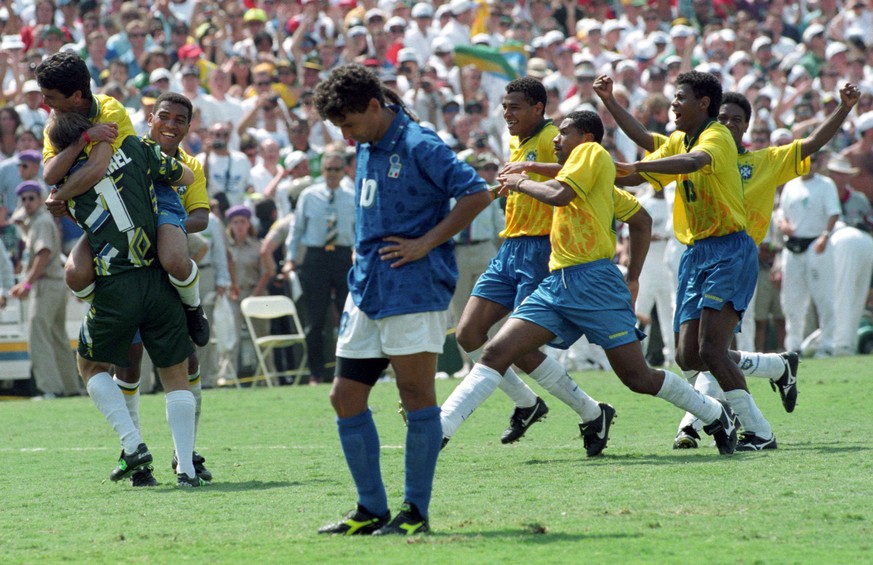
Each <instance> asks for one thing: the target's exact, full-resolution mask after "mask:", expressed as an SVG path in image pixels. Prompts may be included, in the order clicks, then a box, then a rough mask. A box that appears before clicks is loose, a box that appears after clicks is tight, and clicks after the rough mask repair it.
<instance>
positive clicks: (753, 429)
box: [724, 388, 773, 439]
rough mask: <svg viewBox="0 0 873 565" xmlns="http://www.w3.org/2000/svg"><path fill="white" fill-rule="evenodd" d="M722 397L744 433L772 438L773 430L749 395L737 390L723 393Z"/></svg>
mask: <svg viewBox="0 0 873 565" xmlns="http://www.w3.org/2000/svg"><path fill="white" fill-rule="evenodd" d="M724 396H725V399H726V400H727V403H728V404H729V405H730V407H731V410H733V411H734V414H736V415H737V418H739V420H740V424H742V426H743V430H744V431H746V432H750V433H753V434H755V435H756V436H758V437H759V438H763V439H770V438H771V437H773V429H772V428H771V427H770V422H768V421H767V419H766V418H764V415H763V414H762V413H761V410H760V409H759V408H758V406H757V405H756V404H755V401H754V399H752V395H751V394H749V393H748V392H747V391H745V390H743V389H741V388H738V389H735V390H729V391H727V392H725V393H724Z"/></svg>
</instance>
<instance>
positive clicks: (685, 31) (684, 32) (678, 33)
mask: <svg viewBox="0 0 873 565" xmlns="http://www.w3.org/2000/svg"><path fill="white" fill-rule="evenodd" d="M692 35H694V30H693V29H691V28H690V27H688V26H687V25H685V24H678V25H674V26H673V27H671V28H670V37H691V36H692Z"/></svg>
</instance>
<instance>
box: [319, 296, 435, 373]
mask: <svg viewBox="0 0 873 565" xmlns="http://www.w3.org/2000/svg"><path fill="white" fill-rule="evenodd" d="M447 323H448V310H442V311H440V312H420V313H415V314H401V315H399V316H389V317H387V318H381V319H379V320H374V319H372V318H370V317H369V316H367V314H365V313H364V312H362V311H361V310H360V309H359V308H358V307H357V306H356V305H355V303H354V301H352V297H351V295H349V296H348V297H347V298H346V305H345V308H343V315H342V319H341V320H340V329H339V339H337V344H336V356H337V357H346V358H347V359H380V358H384V357H393V356H395V355H412V354H414V353H425V352H428V353H436V354H440V353H442V352H443V344H444V343H445V341H446V324H447Z"/></svg>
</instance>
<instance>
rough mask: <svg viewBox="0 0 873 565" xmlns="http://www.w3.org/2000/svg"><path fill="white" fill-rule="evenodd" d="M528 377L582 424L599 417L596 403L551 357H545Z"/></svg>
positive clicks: (598, 407) (598, 408)
mask: <svg viewBox="0 0 873 565" xmlns="http://www.w3.org/2000/svg"><path fill="white" fill-rule="evenodd" d="M530 376H531V378H532V379H534V380H535V381H536V382H538V383H540V385H541V386H542V387H543V388H544V389H546V390H547V391H549V392H550V393H551V394H552V395H553V396H554V397H555V398H557V399H558V400H560V401H561V402H563V403H564V404H566V405H567V406H569V407H570V408H572V409H573V410H574V411H575V412H576V413H577V414H579V417H580V418H581V419H582V421H583V422H590V421H591V420H593V419H595V418H597V417H598V416H600V412H601V410H600V406H598V404H597V402H596V401H594V400H593V399H592V398H591V397H590V396H588V395H587V394H585V391H583V390H582V389H581V388H579V385H578V384H576V381H574V380H573V379H571V378H570V375H568V374H567V371H566V370H565V369H564V366H563V365H561V364H560V363H558V362H557V361H556V360H554V359H552V358H551V357H546V360H545V361H543V362H542V363H540V366H539V367H537V368H536V369H534V370H533V371H531V374H530Z"/></svg>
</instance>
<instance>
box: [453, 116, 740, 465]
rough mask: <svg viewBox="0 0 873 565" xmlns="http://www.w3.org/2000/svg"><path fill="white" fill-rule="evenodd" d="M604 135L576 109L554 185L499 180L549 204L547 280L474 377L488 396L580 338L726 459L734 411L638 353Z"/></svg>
mask: <svg viewBox="0 0 873 565" xmlns="http://www.w3.org/2000/svg"><path fill="white" fill-rule="evenodd" d="M602 139H603V123H602V122H601V121H600V117H599V116H598V115H597V114H596V113H595V112H588V111H577V112H572V113H570V114H569V115H568V116H567V117H566V118H565V119H564V120H563V121H562V122H561V126H560V128H559V133H558V136H557V137H556V138H555V141H554V143H555V150H556V154H557V156H558V160H559V162H560V163H561V164H562V165H563V167H562V168H561V171H560V172H559V173H558V175H557V176H556V177H555V178H554V179H552V180H547V181H545V182H541V181H535V180H532V179H531V178H530V177H529V176H528V175H526V174H524V173H507V174H503V175H501V177H500V181H501V185H502V187H501V190H502V191H506V190H509V191H511V192H513V193H515V192H521V193H523V194H526V195H528V196H531V197H532V198H536V199H537V200H539V201H541V202H545V203H547V204H550V205H552V206H554V207H555V211H554V216H553V220H552V231H551V244H552V252H551V255H550V257H549V270H550V274H549V276H548V277H546V278H545V279H544V280H543V282H542V283H540V285H539V286H538V287H537V289H536V290H535V291H534V292H533V294H531V295H530V296H529V297H527V299H526V300H525V301H524V302H522V303H521V304H520V305H519V306H518V307H517V308H516V309H515V311H514V312H513V313H512V315H511V316H510V318H509V320H507V322H506V323H505V324H504V325H503V327H502V328H501V329H500V331H499V332H497V335H496V336H494V338H493V339H491V340H490V341H489V342H488V344H487V345H486V346H485V350H484V352H483V354H482V357H481V358H480V359H479V361H478V362H477V363H476V365H475V366H474V367H473V370H472V372H471V373H470V376H477V377H479V378H480V379H481V382H482V383H483V385H482V388H483V389H485V390H486V391H488V392H489V393H490V392H491V391H493V390H494V389H495V388H496V387H497V385H498V383H499V381H500V379H501V375H502V374H503V373H504V372H505V371H506V369H507V368H508V367H509V366H510V364H512V363H514V362H515V360H516V359H520V358H522V357H524V356H525V355H529V354H530V352H531V351H535V350H537V349H538V348H539V347H541V346H543V345H545V344H551V345H552V346H554V347H559V348H564V349H566V348H568V347H570V346H571V345H572V344H573V343H574V342H576V341H577V340H578V339H579V338H580V337H581V336H582V335H585V336H586V337H587V338H588V340H589V341H590V342H592V343H595V344H597V345H600V346H601V347H603V348H604V349H605V350H606V355H607V357H608V359H609V362H610V364H611V365H612V368H613V370H614V371H615V373H616V375H618V377H619V379H621V381H622V382H623V383H624V384H625V385H626V386H627V387H628V388H629V389H631V390H632V391H634V392H637V393H640V394H649V395H652V396H658V397H659V398H662V399H664V400H666V401H668V402H670V403H672V404H673V405H675V406H679V407H683V408H684V409H685V410H687V411H690V412H692V413H694V414H696V415H697V416H698V417H699V418H700V419H701V420H703V421H704V422H706V423H707V426H706V428H705V429H706V430H707V431H708V432H710V433H712V434H713V435H714V437H715V440H716V443H717V445H718V446H719V451H720V452H721V453H725V454H727V453H732V452H733V450H734V446H735V445H736V441H737V437H736V431H735V430H734V429H733V428H732V425H731V418H732V417H733V414H732V412H731V411H730V409H729V408H728V407H727V406H725V405H722V404H720V403H719V402H718V401H717V400H715V399H714V398H711V397H708V396H705V395H702V394H700V393H699V392H697V391H695V390H694V388H693V387H692V386H691V385H690V384H688V383H687V382H686V381H684V380H683V379H682V378H680V377H679V376H678V375H675V374H673V373H671V372H669V371H659V370H655V369H652V368H650V367H649V366H648V365H647V364H646V361H645V358H644V357H643V351H642V347H641V346H640V338H641V337H643V335H642V332H640V331H639V330H637V328H636V316H635V315H634V311H633V305H632V302H631V293H630V290H629V289H628V287H627V286H626V285H625V282H624V279H623V277H622V275H621V272H620V271H619V270H618V268H617V267H616V266H615V265H614V264H613V263H612V256H613V255H614V254H615V224H614V222H615V210H616V209H615V203H614V202H615V191H614V186H613V185H614V182H615V166H614V165H613V162H612V158H611V157H610V155H609V153H608V152H607V151H606V150H605V149H604V148H603V146H602V145H600V141H601V140H602ZM645 217H646V220H647V222H648V224H647V227H646V233H645V243H644V245H642V246H641V247H632V253H631V264H630V266H629V268H628V270H629V271H631V272H632V273H634V274H636V275H638V274H639V271H640V269H641V268H642V264H643V261H644V260H645V251H646V250H647V249H648V242H649V238H650V237H651V218H649V217H648V215H647V214H646V215H645ZM636 251H641V253H639V254H638V253H636ZM468 378H469V377H468ZM600 406H601V409H602V414H601V416H600V417H599V418H597V420H595V421H593V422H588V423H585V424H583V426H582V431H583V437H584V440H585V447H586V451H587V452H588V453H589V456H590V455H591V454H592V451H594V452H595V453H594V454H596V453H599V452H600V451H602V449H603V447H605V445H606V441H607V439H608V437H609V435H608V434H609V424H610V421H611V419H612V416H613V415H614V413H615V411H614V410H613V409H612V407H610V406H609V405H607V404H603V403H601V404H600ZM589 431H590V432H592V433H588V432H589Z"/></svg>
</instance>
